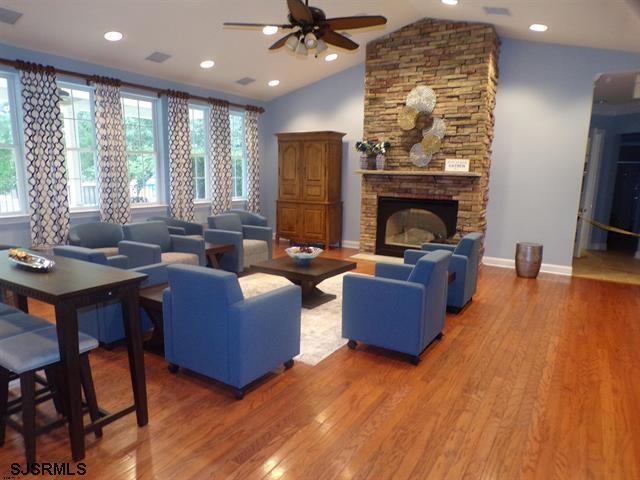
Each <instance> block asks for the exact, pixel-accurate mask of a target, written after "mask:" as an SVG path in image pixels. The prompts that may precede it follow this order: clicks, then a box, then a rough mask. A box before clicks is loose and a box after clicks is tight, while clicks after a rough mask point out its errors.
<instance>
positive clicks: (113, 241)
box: [68, 222, 124, 257]
mask: <svg viewBox="0 0 640 480" xmlns="http://www.w3.org/2000/svg"><path fill="white" fill-rule="evenodd" d="M123 239H124V237H123V234H122V226H121V225H116V224H115V223H107V222H89V223H81V224H80V225H74V226H73V227H71V229H70V230H69V238H68V240H69V245H73V246H76V247H85V248H91V249H93V250H97V251H99V252H102V253H104V254H105V255H106V256H107V257H110V256H112V255H118V254H119V253H120V252H119V251H118V243H119V242H120V241H122V240H123Z"/></svg>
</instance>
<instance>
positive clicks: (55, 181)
mask: <svg viewBox="0 0 640 480" xmlns="http://www.w3.org/2000/svg"><path fill="white" fill-rule="evenodd" d="M17 68H18V69H19V70H20V83H21V86H22V113H23V117H24V119H23V124H24V143H25V162H26V168H27V182H28V190H29V191H28V199H29V210H30V216H31V242H32V244H33V246H45V245H59V244H62V243H65V242H66V240H67V234H68V233H69V199H68V190H67V170H66V166H65V156H64V132H63V128H62V114H61V112H60V107H59V105H58V103H59V102H60V97H59V96H58V85H57V83H56V71H55V69H53V68H52V67H43V66H42V65H36V64H32V63H26V62H18V65H17Z"/></svg>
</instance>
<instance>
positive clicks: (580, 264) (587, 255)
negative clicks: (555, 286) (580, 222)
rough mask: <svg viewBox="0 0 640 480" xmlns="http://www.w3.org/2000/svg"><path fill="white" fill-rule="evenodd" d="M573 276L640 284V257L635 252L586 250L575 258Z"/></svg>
mask: <svg viewBox="0 0 640 480" xmlns="http://www.w3.org/2000/svg"><path fill="white" fill-rule="evenodd" d="M573 276H574V277H581V278H590V279H592V280H603V281H606V282H618V283H634V284H636V285H640V259H638V258H634V255H633V252H617V251H615V250H586V251H584V252H583V256H582V257H581V258H574V259H573Z"/></svg>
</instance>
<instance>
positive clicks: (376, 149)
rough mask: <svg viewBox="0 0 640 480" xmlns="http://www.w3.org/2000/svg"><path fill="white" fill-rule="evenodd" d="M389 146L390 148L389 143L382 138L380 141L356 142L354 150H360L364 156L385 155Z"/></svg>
mask: <svg viewBox="0 0 640 480" xmlns="http://www.w3.org/2000/svg"><path fill="white" fill-rule="evenodd" d="M389 148H391V144H390V143H389V142H387V141H384V140H383V141H381V142H376V141H374V140H365V141H362V142H356V151H358V152H360V153H361V154H363V155H364V156H366V157H373V156H376V155H385V154H386V153H387V150H388V149H389Z"/></svg>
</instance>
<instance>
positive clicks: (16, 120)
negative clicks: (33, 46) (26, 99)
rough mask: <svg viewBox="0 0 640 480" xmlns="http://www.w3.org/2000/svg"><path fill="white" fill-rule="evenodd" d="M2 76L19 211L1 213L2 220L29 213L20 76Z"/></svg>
mask: <svg viewBox="0 0 640 480" xmlns="http://www.w3.org/2000/svg"><path fill="white" fill-rule="evenodd" d="M0 76H2V77H3V78H4V79H6V80H7V93H8V97H9V99H8V100H9V108H10V109H11V115H10V118H11V133H12V138H13V145H8V144H3V145H2V146H3V147H5V148H7V147H9V148H13V149H14V153H15V168H16V190H17V194H18V205H19V210H18V211H15V212H5V213H2V212H0V218H12V217H23V216H24V215H26V213H27V189H26V175H25V173H26V164H25V159H24V151H25V150H24V142H23V138H22V137H23V132H22V120H21V119H22V115H19V114H18V112H22V105H21V104H20V102H19V100H18V99H19V98H20V92H19V91H18V83H19V82H18V74H17V73H15V72H9V71H6V70H0Z"/></svg>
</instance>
